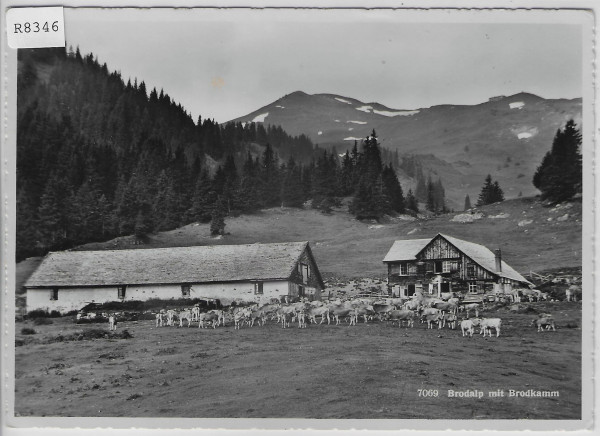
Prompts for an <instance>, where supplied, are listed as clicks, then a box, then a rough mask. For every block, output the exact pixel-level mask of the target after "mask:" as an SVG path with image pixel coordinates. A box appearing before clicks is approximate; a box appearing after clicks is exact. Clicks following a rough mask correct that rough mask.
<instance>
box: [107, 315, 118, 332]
mask: <svg viewBox="0 0 600 436" xmlns="http://www.w3.org/2000/svg"><path fill="white" fill-rule="evenodd" d="M108 329H109V330H116V329H117V318H116V317H115V315H114V314H112V313H111V314H110V315H108Z"/></svg>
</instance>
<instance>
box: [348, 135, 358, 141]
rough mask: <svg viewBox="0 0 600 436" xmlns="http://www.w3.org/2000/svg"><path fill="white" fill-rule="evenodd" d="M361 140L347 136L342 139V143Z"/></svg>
mask: <svg viewBox="0 0 600 436" xmlns="http://www.w3.org/2000/svg"><path fill="white" fill-rule="evenodd" d="M361 139H362V138H355V137H354V136H348V137H347V138H344V141H360V140H361Z"/></svg>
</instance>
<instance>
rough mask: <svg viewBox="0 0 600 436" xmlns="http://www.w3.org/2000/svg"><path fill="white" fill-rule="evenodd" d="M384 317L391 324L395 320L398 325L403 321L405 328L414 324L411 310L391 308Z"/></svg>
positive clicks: (413, 314) (413, 315)
mask: <svg viewBox="0 0 600 436" xmlns="http://www.w3.org/2000/svg"><path fill="white" fill-rule="evenodd" d="M386 319H387V320H388V321H391V322H392V326H393V325H394V322H397V323H398V327H400V326H401V325H402V324H403V323H404V321H406V327H407V328H408V327H414V326H415V313H414V312H413V311H411V310H392V311H390V312H387V313H386Z"/></svg>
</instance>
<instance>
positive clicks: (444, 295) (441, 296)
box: [440, 292, 454, 301]
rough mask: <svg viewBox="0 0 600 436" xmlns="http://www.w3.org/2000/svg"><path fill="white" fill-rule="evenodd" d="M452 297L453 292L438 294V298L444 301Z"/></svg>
mask: <svg viewBox="0 0 600 436" xmlns="http://www.w3.org/2000/svg"><path fill="white" fill-rule="evenodd" d="M453 297H454V292H442V293H441V294H440V298H441V299H442V300H444V301H448V300H449V299H451V298H453Z"/></svg>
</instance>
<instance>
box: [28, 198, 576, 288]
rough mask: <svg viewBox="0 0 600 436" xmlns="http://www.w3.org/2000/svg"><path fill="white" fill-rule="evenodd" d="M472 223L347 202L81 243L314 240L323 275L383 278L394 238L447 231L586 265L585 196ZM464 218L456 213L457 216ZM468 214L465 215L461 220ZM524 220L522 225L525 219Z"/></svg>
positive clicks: (508, 206)
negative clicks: (366, 212)
mask: <svg viewBox="0 0 600 436" xmlns="http://www.w3.org/2000/svg"><path fill="white" fill-rule="evenodd" d="M479 213H481V214H482V215H483V217H482V218H481V219H476V220H474V221H473V222H471V223H464V222H459V221H453V219H460V216H461V215H462V214H450V215H443V216H438V217H435V218H431V219H414V218H411V217H408V216H402V217H393V218H389V219H388V220H387V222H385V223H367V222H361V221H357V220H355V219H354V218H352V216H350V215H349V214H348V213H347V212H345V211H344V210H342V209H338V210H336V211H334V212H333V213H332V214H331V215H324V214H322V213H321V212H317V211H314V210H312V209H305V210H299V209H287V208H275V209H268V210H265V211H263V212H262V213H259V214H255V215H244V216H240V217H235V218H228V219H227V220H226V224H227V227H226V231H227V232H229V234H228V235H226V236H224V237H222V238H213V237H211V236H210V230H209V225H208V224H191V225H188V226H185V227H181V228H179V229H176V230H172V231H168V232H162V233H158V234H155V235H151V236H150V237H149V238H148V239H147V240H146V241H144V242H143V243H142V241H136V240H134V239H133V238H131V237H124V238H117V239H114V240H112V241H109V242H104V243H94V244H87V245H84V246H81V247H79V248H78V249H79V250H102V249H125V248H127V249H131V248H156V247H170V246H185V245H212V244H252V243H255V242H284V241H305V240H307V241H310V243H311V246H312V249H313V252H314V254H315V257H316V258H317V262H318V264H319V268H320V270H321V272H322V273H323V275H324V276H325V278H333V277H336V278H357V277H373V278H384V277H385V276H386V274H387V271H386V268H385V266H384V264H383V263H382V259H383V258H384V256H385V254H386V253H387V251H388V249H389V248H390V246H391V245H392V243H393V241H394V240H396V239H412V238H428V237H433V236H435V235H436V234H437V233H444V234H447V235H450V236H454V237H457V238H460V239H465V240H469V241H472V242H476V243H480V244H483V245H485V246H486V247H488V248H489V249H492V250H493V249H495V248H500V249H502V256H503V259H504V260H505V261H506V262H507V263H508V264H509V265H511V266H512V267H513V268H515V269H516V270H517V271H519V272H521V273H523V274H528V273H529V271H530V270H532V271H535V272H540V271H546V270H550V269H555V268H565V267H577V266H581V241H582V239H581V237H582V233H581V228H582V227H581V202H580V201H575V202H572V203H564V204H562V205H559V206H557V207H552V208H550V207H544V206H543V205H542V204H541V203H540V202H539V201H538V200H537V199H534V198H521V199H516V200H509V201H505V202H503V203H498V204H495V205H490V206H486V207H482V208H479V209H477V211H476V213H475V215H473V216H475V217H477V216H479ZM457 216H458V218H455V217H457ZM463 221H464V220H463ZM519 224H520V225H519ZM36 265H37V264H36V263H35V259H28V260H27V261H24V262H21V263H19V264H18V265H17V279H18V283H17V290H20V289H21V286H22V284H23V283H24V282H25V280H26V279H27V277H28V276H29V275H30V274H31V273H32V272H33V269H34V268H35V266H36Z"/></svg>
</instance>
